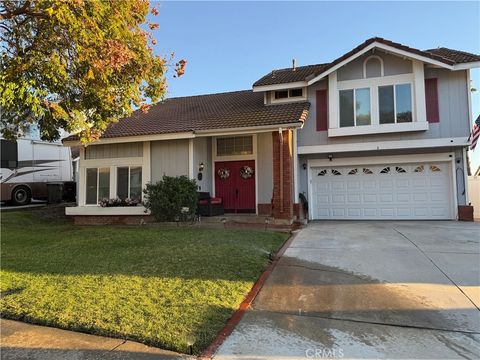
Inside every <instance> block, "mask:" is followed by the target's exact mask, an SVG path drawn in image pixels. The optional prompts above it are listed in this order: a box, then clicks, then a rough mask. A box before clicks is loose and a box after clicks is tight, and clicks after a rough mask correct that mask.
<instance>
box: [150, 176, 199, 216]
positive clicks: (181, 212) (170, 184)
mask: <svg viewBox="0 0 480 360" xmlns="http://www.w3.org/2000/svg"><path fill="white" fill-rule="evenodd" d="M143 193H144V194H145V196H144V199H145V200H144V203H143V204H144V206H145V207H146V208H147V209H149V210H150V211H151V213H152V215H153V216H154V217H155V219H157V220H158V221H178V220H181V219H182V218H183V219H191V218H192V217H193V215H194V214H195V212H196V211H197V201H198V195H197V183H196V182H195V180H190V179H189V178H188V177H186V176H179V177H172V176H163V178H162V180H161V181H159V182H157V183H156V184H147V187H146V188H145V189H144V190H143Z"/></svg>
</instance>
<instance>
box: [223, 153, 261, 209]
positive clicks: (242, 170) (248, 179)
mask: <svg viewBox="0 0 480 360" xmlns="http://www.w3.org/2000/svg"><path fill="white" fill-rule="evenodd" d="M227 173H228V176H227ZM215 196H216V197H221V198H222V199H223V206H224V208H225V211H226V212H255V161H254V160H244V161H219V162H216V163H215Z"/></svg>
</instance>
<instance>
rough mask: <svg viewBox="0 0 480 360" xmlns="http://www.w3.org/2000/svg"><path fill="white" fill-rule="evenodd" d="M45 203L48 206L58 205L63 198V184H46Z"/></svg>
mask: <svg viewBox="0 0 480 360" xmlns="http://www.w3.org/2000/svg"><path fill="white" fill-rule="evenodd" d="M47 194H48V195H47V201H48V203H49V204H58V203H60V202H62V198H63V182H51V183H47Z"/></svg>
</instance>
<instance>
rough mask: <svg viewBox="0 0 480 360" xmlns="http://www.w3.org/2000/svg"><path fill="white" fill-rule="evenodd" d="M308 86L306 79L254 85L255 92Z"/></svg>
mask: <svg viewBox="0 0 480 360" xmlns="http://www.w3.org/2000/svg"><path fill="white" fill-rule="evenodd" d="M305 86H307V82H306V81H295V82H288V83H279V84H272V85H261V86H253V87H252V91H253V92H262V91H275V90H284V89H293V88H299V87H305Z"/></svg>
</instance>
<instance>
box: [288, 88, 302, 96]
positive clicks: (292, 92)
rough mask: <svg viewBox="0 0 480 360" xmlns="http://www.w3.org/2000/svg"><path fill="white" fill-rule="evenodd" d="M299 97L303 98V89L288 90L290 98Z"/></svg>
mask: <svg viewBox="0 0 480 360" xmlns="http://www.w3.org/2000/svg"><path fill="white" fill-rule="evenodd" d="M299 96H303V89H292V90H290V97H299Z"/></svg>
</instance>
